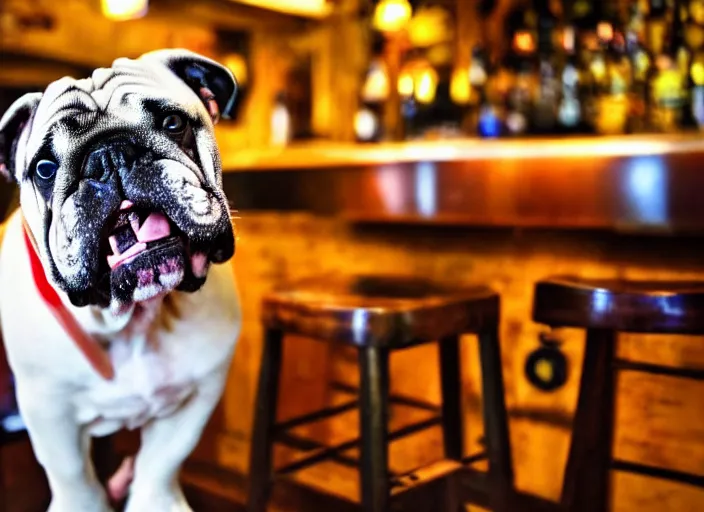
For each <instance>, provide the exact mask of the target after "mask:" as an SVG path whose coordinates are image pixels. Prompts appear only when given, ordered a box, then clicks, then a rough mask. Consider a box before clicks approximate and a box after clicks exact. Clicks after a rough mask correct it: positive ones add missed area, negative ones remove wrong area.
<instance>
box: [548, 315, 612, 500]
mask: <svg viewBox="0 0 704 512" xmlns="http://www.w3.org/2000/svg"><path fill="white" fill-rule="evenodd" d="M615 347H616V333H615V332H614V331H606V330H597V329H590V330H588V331H587V343H586V348H585V352H584V363H583V367H582V378H581V382H580V383H579V399H578V401H577V411H576V413H575V416H574V423H573V424H574V426H573V428H572V442H571V445H570V452H569V458H568V460H567V468H566V470H565V479H564V483H563V486H562V497H561V500H560V503H561V505H562V508H563V509H564V510H570V511H577V510H584V511H586V510H588V511H589V512H605V511H607V510H608V509H609V487H610V486H609V478H610V472H609V469H610V464H611V449H612V442H613V422H614V387H615V386H614V380H615V379H614V370H613V365H612V363H613V359H614V352H615Z"/></svg>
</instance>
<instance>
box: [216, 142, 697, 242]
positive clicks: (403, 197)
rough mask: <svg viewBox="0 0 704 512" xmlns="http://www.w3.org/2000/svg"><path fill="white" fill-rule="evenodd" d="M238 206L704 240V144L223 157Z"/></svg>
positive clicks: (307, 150)
mask: <svg viewBox="0 0 704 512" xmlns="http://www.w3.org/2000/svg"><path fill="white" fill-rule="evenodd" d="M223 154H224V155H227V156H226V157H225V158H224V168H225V170H226V173H225V176H224V184H225V187H226V190H227V194H228V197H229V198H230V200H231V201H232V203H233V207H234V208H236V209H238V210H239V211H240V212H246V211H248V210H249V211H252V210H256V211H262V210H266V211H277V212H287V211H288V212H290V211H302V212H309V213H314V214H322V215H335V216H338V217H341V218H345V219H348V220H351V221H356V222H374V223H378V222H383V223H389V222H391V223H406V224H407V223H411V224H418V223H422V224H455V225H464V226H480V227H508V228H548V229H600V230H601V229H605V230H616V231H629V232H649V233H652V232H660V233H676V232H696V233H701V234H704V199H703V198H704V134H701V135H700V134H696V133H695V134H680V135H648V136H622V137H591V138H586V137H582V138H560V139H556V138H553V139H547V138H545V139H523V140H462V141H442V142H441V141H437V142H412V143H411V142H409V143H403V144H378V145H372V144H369V145H329V144H322V143H316V144H308V145H306V146H294V147H290V148H286V149H279V150H271V149H270V150H265V151H254V150H251V151H241V152H226V151H223Z"/></svg>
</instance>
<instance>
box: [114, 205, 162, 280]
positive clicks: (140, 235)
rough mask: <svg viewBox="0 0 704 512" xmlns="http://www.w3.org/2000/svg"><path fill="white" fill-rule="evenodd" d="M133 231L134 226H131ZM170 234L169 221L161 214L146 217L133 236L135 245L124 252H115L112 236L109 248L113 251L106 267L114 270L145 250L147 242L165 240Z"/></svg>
mask: <svg viewBox="0 0 704 512" xmlns="http://www.w3.org/2000/svg"><path fill="white" fill-rule="evenodd" d="M132 226H133V229H134V227H135V224H132ZM170 234H171V226H169V221H168V220H167V219H166V217H165V216H164V214H162V213H152V214H151V215H149V217H147V218H146V219H145V221H144V223H143V224H142V226H141V227H140V228H139V230H137V232H136V233H135V235H136V236H137V243H136V244H134V245H133V246H132V247H130V248H129V249H127V250H126V251H125V252H123V253H120V252H118V250H117V240H116V239H115V237H114V236H111V237H110V247H111V248H112V250H113V254H111V255H109V256H108V265H110V268H111V269H114V268H116V267H117V266H119V265H120V264H121V263H123V262H125V261H126V260H128V259H130V258H133V257H135V256H137V255H138V254H139V253H141V252H143V251H145V250H146V249H147V242H153V241H154V240H161V239H162V238H166V237H167V236H169V235H170Z"/></svg>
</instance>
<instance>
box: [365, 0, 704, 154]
mask: <svg viewBox="0 0 704 512" xmlns="http://www.w3.org/2000/svg"><path fill="white" fill-rule="evenodd" d="M460 2H467V4H460ZM468 6H469V7H468ZM506 6H508V7H506ZM498 7H501V8H498ZM468 8H469V9H471V12H470V13H469V16H473V17H474V18H475V20H478V22H477V23H475V24H474V27H475V29H474V31H473V33H472V34H471V37H466V36H467V33H466V32H463V30H465V31H466V28H465V27H464V26H463V25H462V23H461V22H460V21H461V19H462V16H465V19H466V16H467V15H468V13H467V12H466V9H468ZM462 9H464V10H465V11H464V13H462V12H460V11H461V10H462ZM497 17H498V18H499V19H498V22H497ZM370 22H371V26H372V29H371V33H372V35H373V37H372V41H373V43H372V45H371V51H370V55H371V58H370V65H369V69H368V71H367V73H366V75H365V77H364V80H363V84H364V85H363V87H362V91H361V93H360V109H359V111H358V113H357V116H356V118H355V131H356V134H357V137H358V139H359V140H360V141H378V140H412V139H428V138H452V137H467V136H473V137H487V138H495V137H529V136H533V135H553V136H554V135H568V134H571V135H577V134H581V135H585V134H593V135H602V134H609V135H613V134H627V133H672V132H684V131H696V130H698V129H701V128H702V127H704V0H603V1H590V0H513V1H509V0H504V1H503V2H502V1H500V0H454V1H449V0H418V1H409V0H378V1H377V2H375V8H374V12H373V16H371V20H370ZM487 27H495V28H494V30H497V29H496V27H498V30H499V31H500V37H499V38H498V39H499V40H500V41H501V43H502V44H495V43H496V40H497V37H495V36H494V37H491V34H490V30H491V28H487ZM467 41H471V43H468V42H467ZM470 44H471V47H466V45H470ZM463 45H465V46H463ZM462 55H466V56H467V58H465V59H462V58H461V56H462Z"/></svg>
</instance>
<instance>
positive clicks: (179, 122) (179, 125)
mask: <svg viewBox="0 0 704 512" xmlns="http://www.w3.org/2000/svg"><path fill="white" fill-rule="evenodd" d="M161 126H162V127H163V128H164V130H166V131H167V132H170V133H181V132H182V131H183V129H184V128H185V127H186V122H185V121H184V120H183V118H182V117H181V116H180V115H178V114H169V115H168V116H166V117H165V118H164V120H163V121H162V123H161Z"/></svg>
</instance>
